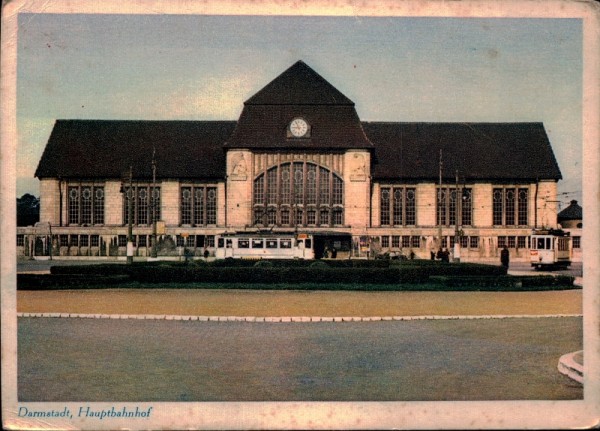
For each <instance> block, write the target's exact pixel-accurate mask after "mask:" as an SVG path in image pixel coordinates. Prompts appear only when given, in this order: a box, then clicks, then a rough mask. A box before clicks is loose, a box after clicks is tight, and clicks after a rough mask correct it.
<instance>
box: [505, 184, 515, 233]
mask: <svg viewBox="0 0 600 431" xmlns="http://www.w3.org/2000/svg"><path fill="white" fill-rule="evenodd" d="M504 196H505V213H506V224H507V225H510V226H511V225H514V224H515V189H506V190H505V191H504Z"/></svg>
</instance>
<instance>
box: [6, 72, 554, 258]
mask: <svg viewBox="0 0 600 431" xmlns="http://www.w3.org/2000/svg"><path fill="white" fill-rule="evenodd" d="M36 177H38V178H39V180H40V201H41V202H40V208H41V210H40V222H39V223H38V224H37V225H36V226H34V227H27V228H19V230H18V237H17V246H18V250H19V252H20V253H21V254H24V255H28V256H32V255H36V256H48V255H50V254H52V255H53V256H55V257H59V256H60V257H67V256H71V257H72V258H81V259H84V258H98V257H100V256H106V258H107V259H119V258H122V256H125V254H126V250H125V249H126V244H127V235H128V229H129V224H130V223H129V221H130V219H131V226H132V230H133V236H134V246H135V256H137V258H144V257H146V256H149V255H150V253H151V247H152V238H153V234H154V232H156V234H157V236H156V238H157V249H158V250H159V251H158V254H159V256H161V255H176V254H177V253H180V252H181V249H182V247H185V250H186V252H189V253H193V254H194V255H196V256H204V255H205V253H207V254H208V255H214V250H215V237H218V235H221V234H224V233H230V234H231V233H234V232H246V233H248V232H257V233H259V232H261V231H268V232H294V234H298V235H302V234H303V233H310V234H311V235H314V238H315V254H316V256H317V257H320V256H321V255H322V252H323V250H326V249H328V248H332V247H333V248H335V249H336V251H337V257H338V258H347V257H366V256H369V257H374V256H376V255H379V254H384V253H392V254H396V253H397V254H403V255H405V256H413V257H416V258H426V259H428V258H430V256H431V253H432V252H434V253H435V252H437V250H439V249H440V248H448V249H449V250H451V251H452V250H453V247H454V243H455V241H457V242H458V243H459V245H460V258H461V260H462V261H477V262H496V261H498V260H499V255H500V249H501V248H503V247H504V246H506V247H508V248H509V250H510V253H511V258H512V259H514V260H527V259H528V258H529V235H530V233H531V230H532V229H533V228H534V227H547V228H556V227H557V199H556V196H557V182H558V181H559V180H560V179H561V173H560V170H559V167H558V164H557V162H556V159H555V157H554V154H553V151H552V147H551V144H550V142H549V139H548V136H547V134H546V132H545V129H544V126H543V124H542V123H431V122H422V123H415V122H372V121H361V119H360V118H359V116H358V114H357V112H356V109H355V105H354V103H353V102H352V101H351V100H350V99H348V98H347V97H346V96H344V95H343V94H342V93H341V92H340V91H339V90H338V89H336V88H335V87H333V86H332V85H331V84H330V83H329V82H327V81H326V80H325V79H324V78H323V77H322V76H320V75H319V74H318V73H317V72H315V71H314V70H313V69H311V68H310V67H309V66H307V65H306V64H305V63H303V62H302V61H299V62H297V63H295V64H294V65H292V66H291V67H290V68H289V69H287V70H286V71H284V72H283V73H282V74H281V75H279V76H278V77H277V78H275V79H274V80H273V81H271V82H270V83H268V84H267V85H266V86H265V87H264V88H263V89H262V90H260V91H259V92H257V93H256V94H255V95H254V96H252V97H251V98H250V99H248V100H247V101H246V102H245V103H244V106H243V110H242V113H241V115H240V117H239V119H238V120H237V121H121V120H57V121H56V123H55V126H54V128H53V130H52V133H51V135H50V137H49V140H48V143H47V146H46V148H45V150H44V153H43V155H42V158H41V160H40V162H39V165H38V168H37V171H36ZM155 221H156V223H154V222H155Z"/></svg>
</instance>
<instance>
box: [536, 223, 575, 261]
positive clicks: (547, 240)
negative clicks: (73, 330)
mask: <svg viewBox="0 0 600 431" xmlns="http://www.w3.org/2000/svg"><path fill="white" fill-rule="evenodd" d="M572 252H573V249H572V244H571V237H570V235H569V234H568V233H565V232H564V231H562V230H560V229H544V230H540V229H534V230H533V232H532V234H531V247H530V249H529V255H530V260H531V266H532V267H534V268H535V269H555V268H567V267H568V266H569V265H571V256H572Z"/></svg>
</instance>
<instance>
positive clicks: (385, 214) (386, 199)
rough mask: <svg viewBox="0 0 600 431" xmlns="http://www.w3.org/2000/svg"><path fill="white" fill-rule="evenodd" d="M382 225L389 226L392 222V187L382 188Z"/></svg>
mask: <svg viewBox="0 0 600 431" xmlns="http://www.w3.org/2000/svg"><path fill="white" fill-rule="evenodd" d="M380 207H381V211H380V213H381V216H380V217H381V225H382V226H389V224H390V189H389V188H382V189H381V203H380Z"/></svg>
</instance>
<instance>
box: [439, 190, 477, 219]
mask: <svg viewBox="0 0 600 431" xmlns="http://www.w3.org/2000/svg"><path fill="white" fill-rule="evenodd" d="M459 202H460V203H459ZM459 208H460V212H459V210H458V209H459ZM436 213H437V224H438V225H442V226H452V225H456V224H459V225H466V226H468V225H471V224H472V223H473V220H472V218H473V203H472V189H471V188H467V187H460V188H459V190H458V192H457V190H456V187H450V186H447V187H442V189H441V190H440V188H439V187H438V193H437V210H436ZM459 213H460V218H457V216H458V215H459Z"/></svg>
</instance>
